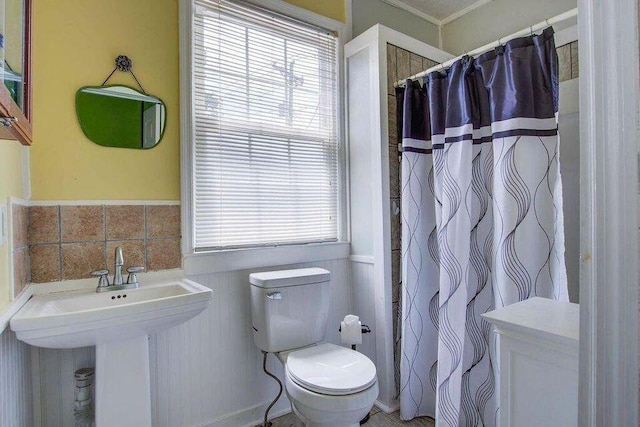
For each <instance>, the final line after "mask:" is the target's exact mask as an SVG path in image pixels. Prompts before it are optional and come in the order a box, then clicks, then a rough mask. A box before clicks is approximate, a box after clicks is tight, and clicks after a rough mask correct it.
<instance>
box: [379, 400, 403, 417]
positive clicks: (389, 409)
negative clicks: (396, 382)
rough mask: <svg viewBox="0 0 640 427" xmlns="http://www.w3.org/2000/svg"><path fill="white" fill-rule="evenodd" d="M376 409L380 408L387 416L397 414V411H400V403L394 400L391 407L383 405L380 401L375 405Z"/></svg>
mask: <svg viewBox="0 0 640 427" xmlns="http://www.w3.org/2000/svg"><path fill="white" fill-rule="evenodd" d="M373 404H374V405H375V406H376V407H378V408H379V409H380V410H381V411H382V412H385V413H387V414H392V413H394V412H396V411H397V410H399V409H400V401H399V400H394V401H393V402H391V404H390V405H385V404H384V403H382V402H381V401H379V400H376V401H375V402H374V403H373Z"/></svg>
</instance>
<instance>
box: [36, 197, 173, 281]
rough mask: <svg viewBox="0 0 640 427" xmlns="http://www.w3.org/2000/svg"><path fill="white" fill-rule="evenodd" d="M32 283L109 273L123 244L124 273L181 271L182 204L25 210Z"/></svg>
mask: <svg viewBox="0 0 640 427" xmlns="http://www.w3.org/2000/svg"><path fill="white" fill-rule="evenodd" d="M26 218H27V224H28V225H27V230H28V231H27V243H28V254H29V256H30V276H31V277H30V280H31V282H33V283H43V282H53V281H59V280H70V279H82V278H87V277H89V275H90V273H91V271H93V270H99V269H102V268H106V269H108V270H110V272H111V273H112V274H113V271H114V268H115V267H114V253H115V248H116V247H117V246H121V247H122V249H123V253H124V266H123V267H124V269H126V268H127V267H131V266H137V265H141V266H143V267H145V269H146V270H149V271H152V270H166V269H172V268H180V267H181V263H182V254H181V250H180V238H181V236H180V206H178V205H97V206H96V205H90V206H87V205H58V206H30V207H29V208H28V210H27V215H26Z"/></svg>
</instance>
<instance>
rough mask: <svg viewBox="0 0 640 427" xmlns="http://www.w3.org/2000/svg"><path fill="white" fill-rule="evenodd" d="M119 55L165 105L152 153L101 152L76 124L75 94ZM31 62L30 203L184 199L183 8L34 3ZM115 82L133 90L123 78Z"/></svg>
mask: <svg viewBox="0 0 640 427" xmlns="http://www.w3.org/2000/svg"><path fill="white" fill-rule="evenodd" d="M119 54H124V55H127V56H129V57H130V58H131V60H132V61H133V70H134V72H135V73H136V76H137V77H138V79H139V80H140V82H141V83H142V85H143V86H144V88H145V90H146V91H147V92H148V93H150V94H153V95H156V96H158V97H160V98H161V99H163V100H164V102H165V103H166V106H167V125H166V130H165V134H164V138H163V140H162V142H161V143H160V144H159V145H158V146H157V147H155V148H153V149H151V150H129V149H116V148H106V147H101V146H98V145H96V144H93V143H92V142H90V141H89V140H87V139H86V138H85V136H84V135H83V134H82V131H81V130H80V126H79V125H78V121H77V119H76V114H75V93H76V90H77V89H79V88H80V87H82V86H85V85H99V84H101V83H102V81H103V80H104V79H105V78H106V77H107V75H108V74H109V73H110V72H111V70H112V69H113V67H114V59H115V57H116V56H117V55H119ZM32 55H33V146H32V148H31V184H32V198H33V199H34V200H85V199H88V200H103V199H116V200H117V199H127V200H129V199H145V200H158V199H165V200H179V199H180V150H179V146H180V144H179V59H178V0H135V1H131V0H110V1H104V0H83V1H69V0H66V1H35V2H33V45H32ZM110 82H111V83H123V84H127V85H130V86H135V81H134V80H133V78H132V77H131V75H129V74H128V73H123V72H120V71H118V72H116V74H114V76H113V77H112V79H111V80H110Z"/></svg>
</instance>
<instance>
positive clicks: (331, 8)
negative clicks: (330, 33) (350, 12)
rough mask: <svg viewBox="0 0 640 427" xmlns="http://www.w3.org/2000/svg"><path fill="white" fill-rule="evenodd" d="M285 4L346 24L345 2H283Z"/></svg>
mask: <svg viewBox="0 0 640 427" xmlns="http://www.w3.org/2000/svg"><path fill="white" fill-rule="evenodd" d="M285 1H286V2H287V3H291V4H293V5H296V6H299V7H302V8H304V9H307V10H310V11H312V12H315V13H317V14H320V15H324V16H326V17H328V18H331V19H335V20H336V21H340V22H347V8H346V2H345V0H285Z"/></svg>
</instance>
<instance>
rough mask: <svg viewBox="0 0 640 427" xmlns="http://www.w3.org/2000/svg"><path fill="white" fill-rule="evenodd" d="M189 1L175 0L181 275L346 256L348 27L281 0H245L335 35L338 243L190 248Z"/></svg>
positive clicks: (192, 227)
mask: <svg viewBox="0 0 640 427" xmlns="http://www.w3.org/2000/svg"><path fill="white" fill-rule="evenodd" d="M193 3H194V0H180V6H179V7H180V166H181V172H180V174H181V206H182V208H181V209H182V254H183V268H184V270H185V273H187V274H201V273H213V272H222V271H231V270H241V269H247V268H258V267H268V266H274V265H285V264H294V263H303V262H310V261H323V260H331V259H338V258H347V257H348V256H349V253H350V244H349V243H348V241H349V231H348V230H349V219H348V218H349V212H348V209H349V208H348V203H347V189H348V182H347V176H348V174H347V161H346V153H347V150H346V137H345V135H346V132H345V114H346V110H345V96H344V93H345V91H344V84H345V83H344V82H345V80H344V43H345V41H346V40H347V36H348V26H347V25H345V24H343V23H341V22H338V21H335V20H333V19H330V18H327V17H324V16H322V15H319V14H316V13H314V12H311V11H308V10H306V9H303V8H300V7H298V6H294V5H292V4H289V3H286V2H285V1H283V0H251V1H250V3H252V4H254V5H256V6H258V7H262V8H264V9H267V10H270V11H273V12H275V13H279V14H282V15H286V16H288V17H290V18H293V19H297V20H300V21H303V22H306V23H308V24H311V25H314V26H318V27H322V28H325V29H327V30H330V31H334V32H335V33H336V34H337V42H338V48H337V57H336V67H337V70H338V88H339V90H338V103H337V104H338V105H337V117H338V123H337V127H338V241H337V242H324V243H307V244H287V245H282V246H259V247H250V248H240V249H222V250H211V251H198V252H196V251H195V247H194V242H195V239H194V233H195V220H194V185H193V183H194V179H195V168H194V164H195V161H194V151H195V150H194V145H195V144H194V143H193V134H194V132H195V129H194V126H195V124H194V118H193V104H192V100H193V94H194V93H193V91H194V89H193V84H192V82H193V69H192V58H193V53H192V52H193V51H192V46H193V9H194V4H193Z"/></svg>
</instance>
